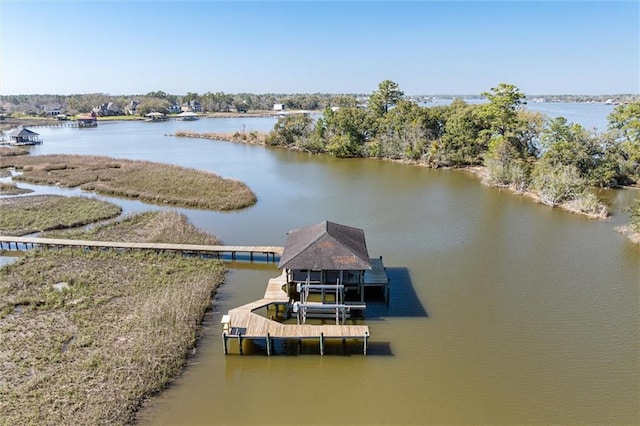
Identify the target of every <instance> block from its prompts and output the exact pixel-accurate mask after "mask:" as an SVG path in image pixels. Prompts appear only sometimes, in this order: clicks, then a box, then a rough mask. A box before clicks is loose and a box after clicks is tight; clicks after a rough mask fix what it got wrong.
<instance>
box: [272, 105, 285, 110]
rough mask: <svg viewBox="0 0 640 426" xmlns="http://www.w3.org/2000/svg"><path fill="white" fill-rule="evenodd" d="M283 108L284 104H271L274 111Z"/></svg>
mask: <svg viewBox="0 0 640 426" xmlns="http://www.w3.org/2000/svg"><path fill="white" fill-rule="evenodd" d="M284 109H285V107H284V104H273V110H274V111H284Z"/></svg>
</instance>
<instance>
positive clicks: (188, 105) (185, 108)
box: [181, 101, 202, 112]
mask: <svg viewBox="0 0 640 426" xmlns="http://www.w3.org/2000/svg"><path fill="white" fill-rule="evenodd" d="M181 109H182V112H202V104H201V103H200V102H198V101H189V102H185V103H183V104H182V108H181Z"/></svg>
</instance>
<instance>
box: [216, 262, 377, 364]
mask: <svg viewBox="0 0 640 426" xmlns="http://www.w3.org/2000/svg"><path fill="white" fill-rule="evenodd" d="M285 284H286V274H285V273H283V274H282V275H280V276H279V277H276V278H272V279H270V280H269V284H268V285H267V289H266V291H265V294H264V297H263V298H262V299H260V300H256V301H254V302H251V303H247V304H246V305H243V306H240V307H237V308H234V309H231V310H230V311H229V313H228V314H227V315H224V316H223V317H222V324H223V333H222V338H223V345H224V353H225V355H226V354H228V353H229V349H228V343H227V341H228V339H229V338H236V339H237V340H238V349H239V352H240V354H241V355H242V340H243V339H249V340H264V341H265V342H266V347H267V355H271V352H272V343H273V340H274V339H291V340H298V341H301V340H302V339H317V340H319V342H320V354H321V355H324V341H325V339H343V340H344V339H363V342H364V345H363V353H364V354H365V355H366V354H367V339H368V338H369V327H368V326H366V325H328V324H323V325H311V324H282V323H279V322H277V321H273V320H270V319H268V318H265V317H263V316H261V315H258V314H255V313H254V312H253V311H255V310H257V309H260V308H264V307H266V306H269V305H271V304H275V305H276V306H278V305H287V304H289V303H290V300H289V296H288V295H287V293H286V292H285V291H284V290H283V286H284V285H285Z"/></svg>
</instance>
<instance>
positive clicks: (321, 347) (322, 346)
mask: <svg viewBox="0 0 640 426" xmlns="http://www.w3.org/2000/svg"><path fill="white" fill-rule="evenodd" d="M320 355H324V333H320Z"/></svg>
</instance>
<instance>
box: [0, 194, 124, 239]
mask: <svg viewBox="0 0 640 426" xmlns="http://www.w3.org/2000/svg"><path fill="white" fill-rule="evenodd" d="M16 190H19V188H16ZM120 213H122V209H121V208H120V207H119V206H116V205H115V204H112V203H108V202H106V201H101V200H96V199H93V198H87V197H63V196H60V195H29V196H24V197H8V198H6V197H3V198H0V234H4V235H16V236H21V235H27V234H32V233H34V232H40V231H49V230H52V229H65V228H74V227H77V226H83V225H88V224H90V223H94V222H98V221H101V220H105V219H111V218H114V217H116V216H118V215H120Z"/></svg>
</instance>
